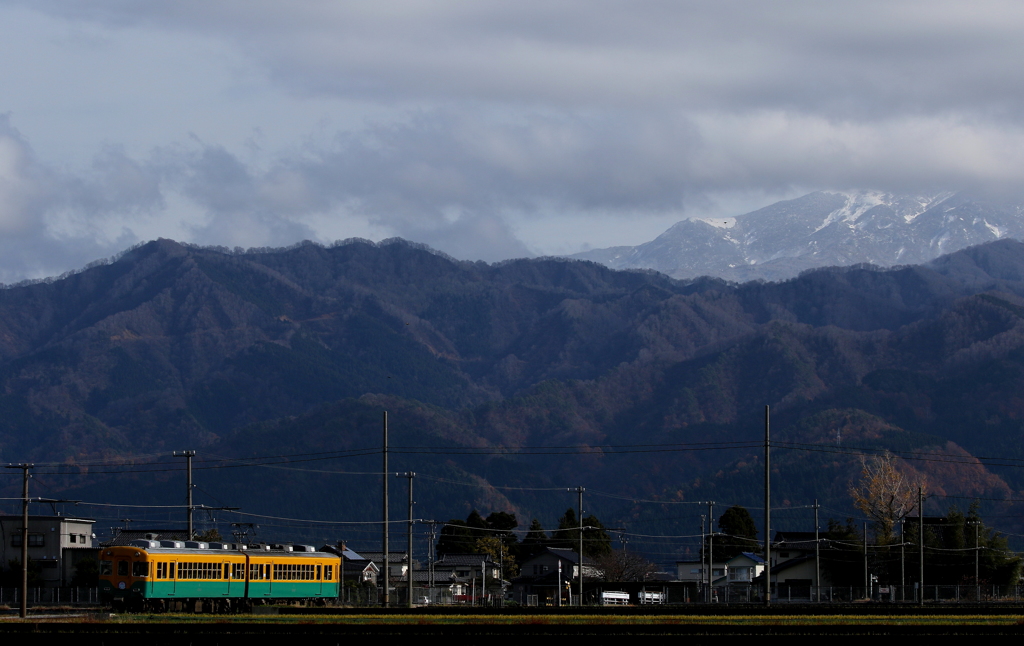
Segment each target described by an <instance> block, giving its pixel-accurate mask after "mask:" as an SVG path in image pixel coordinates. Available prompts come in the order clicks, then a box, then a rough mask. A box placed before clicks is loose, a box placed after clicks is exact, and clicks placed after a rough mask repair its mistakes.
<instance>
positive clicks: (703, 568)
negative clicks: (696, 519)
mask: <svg viewBox="0 0 1024 646" xmlns="http://www.w3.org/2000/svg"><path fill="white" fill-rule="evenodd" d="M707 542H708V539H707V536H706V534H705V532H704V514H701V515H700V585H701V587H702V588H704V590H703V594H704V597H705V598H707V596H708V593H707V586H706V584H705V583H704V575H705V574H707V571H708V568H707V567H706V566H705V565H704V546H705V545H706V544H707Z"/></svg>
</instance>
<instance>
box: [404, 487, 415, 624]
mask: <svg viewBox="0 0 1024 646" xmlns="http://www.w3.org/2000/svg"><path fill="white" fill-rule="evenodd" d="M401 477H403V478H408V479H409V543H408V549H409V553H408V554H407V555H406V556H407V558H408V559H409V602H408V604H406V607H408V608H412V526H413V519H412V506H413V505H414V504H415V503H414V502H413V500H412V479H413V478H415V477H416V474H415V473H414V472H412V471H406V472H405V473H403V474H401Z"/></svg>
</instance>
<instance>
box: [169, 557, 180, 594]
mask: <svg viewBox="0 0 1024 646" xmlns="http://www.w3.org/2000/svg"><path fill="white" fill-rule="evenodd" d="M167 578H168V583H170V584H171V591H170V592H168V593H167V595H168V596H171V597H173V596H175V594H176V593H177V592H178V562H177V561H175V560H173V559H172V560H171V561H170V562H168V563H167Z"/></svg>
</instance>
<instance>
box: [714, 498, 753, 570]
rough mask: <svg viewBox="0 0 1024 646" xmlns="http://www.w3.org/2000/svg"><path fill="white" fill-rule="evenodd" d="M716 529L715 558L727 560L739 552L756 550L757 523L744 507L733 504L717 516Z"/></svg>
mask: <svg viewBox="0 0 1024 646" xmlns="http://www.w3.org/2000/svg"><path fill="white" fill-rule="evenodd" d="M718 530H719V531H720V532H721V534H719V535H718V536H715V538H714V541H715V542H714V554H715V560H723V561H727V560H729V559H731V558H732V557H734V556H737V555H738V554H740V553H741V552H756V551H758V549H759V548H760V544H759V543H758V541H757V525H756V524H755V523H754V518H753V517H752V516H751V515H750V512H749V511H747V510H746V508H745V507H740V506H739V505H733V506H732V507H730V508H728V509H726V510H725V513H724V514H722V515H721V516H720V517H719V518H718Z"/></svg>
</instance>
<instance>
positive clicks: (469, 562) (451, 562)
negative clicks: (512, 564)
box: [434, 553, 494, 567]
mask: <svg viewBox="0 0 1024 646" xmlns="http://www.w3.org/2000/svg"><path fill="white" fill-rule="evenodd" d="M481 561H486V562H487V563H488V564H491V563H493V562H494V559H492V558H491V555H490V554H483V553H479V554H450V553H449V554H445V555H444V556H442V557H441V558H440V559H438V561H437V562H436V563H435V564H434V567H460V566H461V567H479V566H480V563H481Z"/></svg>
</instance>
